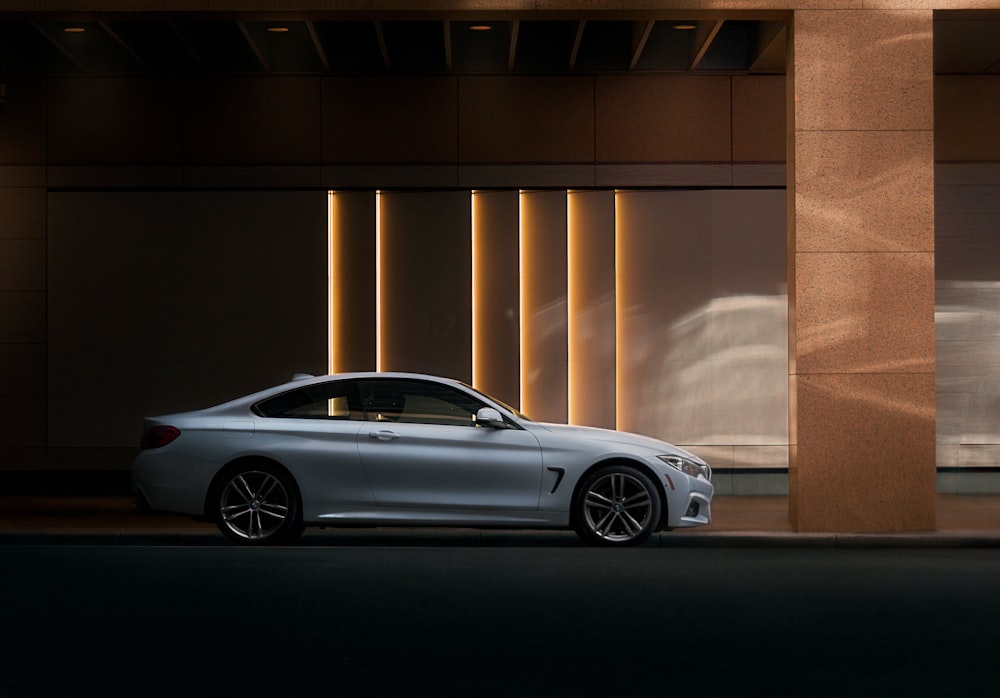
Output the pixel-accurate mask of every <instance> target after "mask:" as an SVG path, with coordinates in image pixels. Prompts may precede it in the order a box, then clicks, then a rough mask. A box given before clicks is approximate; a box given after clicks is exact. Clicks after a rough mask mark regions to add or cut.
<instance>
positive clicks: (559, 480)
mask: <svg viewBox="0 0 1000 698" xmlns="http://www.w3.org/2000/svg"><path fill="white" fill-rule="evenodd" d="M546 470H548V471H549V472H550V473H555V474H556V482H555V484H554V485H552V491H551V492H549V494H555V493H556V490H557V489H559V485H560V484H562V481H563V476H564V475H565V474H566V469H565V468H546Z"/></svg>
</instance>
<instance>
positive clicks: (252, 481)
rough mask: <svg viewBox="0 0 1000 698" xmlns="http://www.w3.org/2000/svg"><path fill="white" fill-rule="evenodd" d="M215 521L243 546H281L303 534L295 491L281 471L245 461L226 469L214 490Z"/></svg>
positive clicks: (229, 537)
mask: <svg viewBox="0 0 1000 698" xmlns="http://www.w3.org/2000/svg"><path fill="white" fill-rule="evenodd" d="M213 499H214V502H215V504H214V506H215V512H214V513H215V522H216V525H218V527H219V530H220V531H222V533H223V535H225V536H226V538H228V539H229V540H231V541H233V542H234V543H239V544H242V545H280V544H282V543H287V542H288V541H290V540H292V539H293V538H295V537H296V536H298V535H299V533H301V532H302V524H301V521H302V512H301V505H300V503H299V495H298V489H297V488H296V487H295V483H294V482H293V481H292V479H291V477H290V476H289V475H288V474H287V473H286V472H285V471H284V470H282V469H281V468H279V467H276V466H274V465H272V464H270V463H266V462H247V463H243V464H241V465H239V466H237V467H235V468H232V469H230V470H228V471H227V472H226V473H224V475H223V477H222V478H221V479H220V481H219V484H218V487H217V488H216V489H215V497H214V498H213Z"/></svg>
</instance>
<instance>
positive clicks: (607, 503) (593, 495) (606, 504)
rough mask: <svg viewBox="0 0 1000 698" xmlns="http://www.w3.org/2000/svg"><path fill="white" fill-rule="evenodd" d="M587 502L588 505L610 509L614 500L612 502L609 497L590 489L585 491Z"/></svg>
mask: <svg viewBox="0 0 1000 698" xmlns="http://www.w3.org/2000/svg"><path fill="white" fill-rule="evenodd" d="M587 504H589V505H590V506H595V507H601V508H604V509H610V508H611V507H612V506H613V505H614V502H612V501H611V500H610V499H608V498H607V497H605V496H604V495H602V494H600V493H599V492H594V491H593V490H591V491H590V492H588V493H587Z"/></svg>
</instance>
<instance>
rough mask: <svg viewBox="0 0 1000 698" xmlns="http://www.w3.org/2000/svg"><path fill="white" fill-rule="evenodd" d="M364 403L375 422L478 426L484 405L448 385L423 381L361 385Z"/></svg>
mask: <svg viewBox="0 0 1000 698" xmlns="http://www.w3.org/2000/svg"><path fill="white" fill-rule="evenodd" d="M359 392H360V395H361V403H362V406H363V407H364V410H365V412H366V413H367V415H368V420H369V421H373V422H405V423H409V424H444V425H448V426H462V427H474V426H476V412H478V411H479V408H481V407H483V404H482V403H480V402H479V401H478V400H476V399H475V398H473V397H472V396H471V395H468V394H467V393H464V392H462V391H461V390H456V389H454V388H451V387H449V386H446V385H440V384H438V383H429V382H425V381H419V380H396V379H384V380H369V381H361V382H360V385H359Z"/></svg>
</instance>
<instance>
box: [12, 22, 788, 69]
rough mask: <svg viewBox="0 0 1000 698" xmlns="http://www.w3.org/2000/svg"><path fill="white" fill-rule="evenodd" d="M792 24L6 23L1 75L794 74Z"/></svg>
mask: <svg viewBox="0 0 1000 698" xmlns="http://www.w3.org/2000/svg"><path fill="white" fill-rule="evenodd" d="M784 44H785V25H784V22H782V21H762V20H745V19H724V18H719V19H712V20H704V19H702V20H669V21H667V20H653V19H648V20H647V19H644V20H583V19H579V20H565V19H563V20H516V19H504V20H494V21H490V20H478V21H469V20H463V21H451V20H434V21H431V20H422V21H412V20H411V21H393V20H386V21H304V20H297V21H292V20H288V21H285V20H280V19H278V20H274V21H250V20H241V19H231V20H226V21H223V20H214V21H207V20H202V19H197V18H191V19H183V18H182V19H177V20H173V21H166V20H141V19H140V20H133V19H128V20H115V19H108V20H100V19H91V20H89V21H51V20H39V21H29V20H21V21H13V22H0V73H45V74H69V75H74V74H93V75H109V74H110V75H122V74H126V75H127V74H149V73H162V74H175V73H181V74H183V73H191V72H198V73H205V72H207V73H225V74H278V75H282V74H284V75H288V74H293V75H295V74H298V75H314V74H334V75H343V74H347V75H352V74H359V75H379V74H447V73H524V74H533V73H605V72H628V71H638V72H657V73H686V72H691V71H694V72H719V71H721V72H731V73H732V72H735V73H748V72H749V73H780V72H783V71H784V54H785V51H784Z"/></svg>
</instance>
